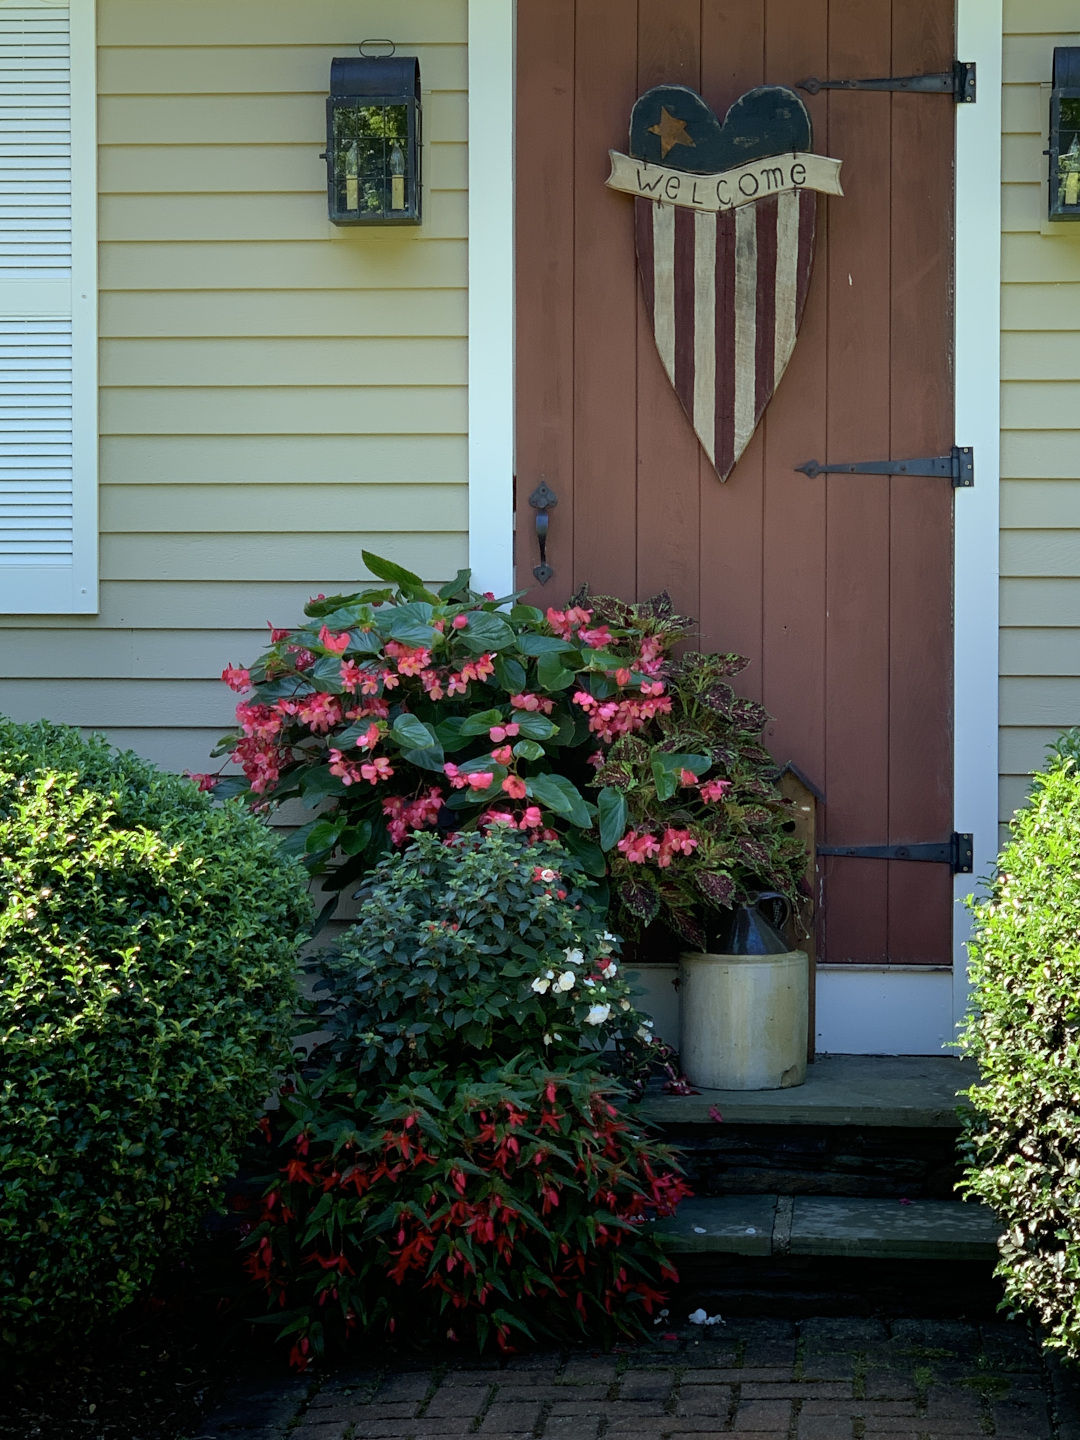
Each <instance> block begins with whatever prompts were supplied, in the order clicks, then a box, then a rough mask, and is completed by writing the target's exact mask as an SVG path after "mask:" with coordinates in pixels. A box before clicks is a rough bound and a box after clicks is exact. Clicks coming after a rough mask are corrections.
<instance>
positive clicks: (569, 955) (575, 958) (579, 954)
mask: <svg viewBox="0 0 1080 1440" xmlns="http://www.w3.org/2000/svg"><path fill="white" fill-rule="evenodd" d="M563 954H564V955H565V956H566V963H567V964H568V965H580V964H581V962H582V961H583V960H584V959H585V952H584V951H582V950H564V951H563Z"/></svg>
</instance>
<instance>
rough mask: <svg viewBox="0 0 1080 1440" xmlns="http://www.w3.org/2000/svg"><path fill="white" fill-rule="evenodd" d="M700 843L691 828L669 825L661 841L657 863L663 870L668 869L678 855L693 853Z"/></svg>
mask: <svg viewBox="0 0 1080 1440" xmlns="http://www.w3.org/2000/svg"><path fill="white" fill-rule="evenodd" d="M698 843H699V842H698V841H697V840H696V839H695V838H694V836H693V835H691V834H690V831H689V830H673V829H671V828H670V827H669V828H668V829H667V830H665V831H664V834H663V837H662V839H661V841H660V855H659V858H658V859H657V862H656V863H657V864H658V865H659V866H660V868H661V870H666V869H667V867H668V866H669V865H670V864H671V862H672V860H673V859H674V857H675V856H676V855H692V854H693V853H694V851H695V850H696V849H697V847H698Z"/></svg>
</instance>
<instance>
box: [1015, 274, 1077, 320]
mask: <svg viewBox="0 0 1080 1440" xmlns="http://www.w3.org/2000/svg"><path fill="white" fill-rule="evenodd" d="M1001 328H1002V330H1080V285H1040V284H1038V283H1037V282H1036V283H1032V284H1019V283H1010V284H1005V285H1003V286H1002V287H1001Z"/></svg>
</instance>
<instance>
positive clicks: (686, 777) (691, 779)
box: [679, 770, 697, 785]
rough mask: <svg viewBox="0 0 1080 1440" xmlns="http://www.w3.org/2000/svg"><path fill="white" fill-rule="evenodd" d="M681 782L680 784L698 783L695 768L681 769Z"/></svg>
mask: <svg viewBox="0 0 1080 1440" xmlns="http://www.w3.org/2000/svg"><path fill="white" fill-rule="evenodd" d="M679 784H680V785H696V784H697V776H696V775H695V774H694V772H693V770H680V771H679Z"/></svg>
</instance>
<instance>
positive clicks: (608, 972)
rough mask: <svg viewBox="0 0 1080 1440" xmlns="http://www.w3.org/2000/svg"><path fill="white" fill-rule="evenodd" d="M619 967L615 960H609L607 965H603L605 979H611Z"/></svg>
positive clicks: (601, 969) (602, 973)
mask: <svg viewBox="0 0 1080 1440" xmlns="http://www.w3.org/2000/svg"><path fill="white" fill-rule="evenodd" d="M618 968H619V967H618V965H616V964H615V961H614V960H609V961H608V962H607V964H606V965H601V967H600V974H601V975H603V977H604V979H605V980H610V979H611V977H612V975H614V974H615V972H616V970H618Z"/></svg>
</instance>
